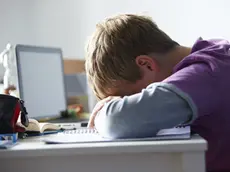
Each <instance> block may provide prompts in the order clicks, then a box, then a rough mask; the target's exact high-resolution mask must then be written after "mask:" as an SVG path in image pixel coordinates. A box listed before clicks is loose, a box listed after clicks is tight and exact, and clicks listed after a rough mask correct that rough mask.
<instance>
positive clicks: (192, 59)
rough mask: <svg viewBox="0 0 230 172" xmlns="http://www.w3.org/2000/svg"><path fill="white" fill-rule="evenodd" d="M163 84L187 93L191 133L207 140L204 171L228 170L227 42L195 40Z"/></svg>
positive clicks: (229, 58) (229, 93)
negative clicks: (190, 103) (193, 116)
mask: <svg viewBox="0 0 230 172" xmlns="http://www.w3.org/2000/svg"><path fill="white" fill-rule="evenodd" d="M164 82H166V83H170V84H173V85H174V86H176V87H177V88H179V89H180V90H182V91H183V92H185V93H187V94H188V95H189V96H190V98H191V99H192V100H193V102H194V104H195V105H196V107H197V111H198V117H197V119H196V120H195V121H194V122H193V124H192V130H193V131H194V132H196V133H198V134H199V135H200V136H202V137H203V138H205V139H206V140H207V141H208V151H207V154H206V163H207V170H210V171H230V43H229V42H228V41H226V40H198V41H197V42H196V43H195V44H194V46H193V48H192V52H191V54H190V55H189V56H187V57H185V58H184V59H183V60H182V61H181V62H180V63H179V64H178V65H177V66H176V67H175V68H174V74H173V75H172V76H170V77H169V78H167V79H166V80H165V81H164Z"/></svg>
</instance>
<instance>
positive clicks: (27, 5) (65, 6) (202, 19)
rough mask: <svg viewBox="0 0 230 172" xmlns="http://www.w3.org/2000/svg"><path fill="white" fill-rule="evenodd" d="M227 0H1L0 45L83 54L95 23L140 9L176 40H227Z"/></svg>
mask: <svg viewBox="0 0 230 172" xmlns="http://www.w3.org/2000/svg"><path fill="white" fill-rule="evenodd" d="M229 9H230V1H228V0H219V1H216V0H202V1H200V0H193V1H191V0H174V1H172V0H160V1H159V0H141V1H140V0H136V1H133V0H116V1H115V0H59V1H57V0H20V1H18V0H0V10H1V15H0V21H1V22H2V23H3V24H1V29H0V30H1V32H0V50H1V49H2V48H3V47H4V46H5V44H6V43H7V42H9V41H10V42H12V43H25V44H36V45H48V46H57V47H61V48H62V49H63V53H64V57H69V58H84V46H85V41H86V39H87V37H88V36H89V35H90V34H91V33H92V32H93V30H94V28H95V24H96V23H97V22H99V21H100V20H102V19H104V18H105V17H107V16H111V15H114V14H118V13H139V14H147V15H150V16H152V17H153V19H154V20H155V21H156V23H157V24H158V25H159V26H160V27H161V28H162V29H163V30H165V31H166V32H167V33H168V34H169V35H170V36H171V37H172V38H174V39H175V40H176V41H178V42H179V43H181V44H185V45H192V44H193V42H194V41H195V40H196V39H197V38H198V37H199V36H202V37H204V38H213V37H224V38H227V39H230V32H229V30H230V24H229V23H228V16H230V10H229Z"/></svg>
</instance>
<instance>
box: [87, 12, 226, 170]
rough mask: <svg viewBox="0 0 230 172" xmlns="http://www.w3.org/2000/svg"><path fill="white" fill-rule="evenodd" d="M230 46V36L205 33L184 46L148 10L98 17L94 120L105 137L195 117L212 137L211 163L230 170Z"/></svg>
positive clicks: (90, 54)
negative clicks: (213, 36)
mask: <svg viewBox="0 0 230 172" xmlns="http://www.w3.org/2000/svg"><path fill="white" fill-rule="evenodd" d="M229 48H230V43H229V42H228V41H225V40H202V39H199V40H198V41H197V42H196V43H195V44H194V45H193V47H192V48H189V47H184V46H181V45H179V44H178V43H177V42H175V41H173V40H172V39H171V38H170V37H169V36H168V35H167V34H165V33H164V32H163V31H162V30H160V29H159V28H158V27H157V25H156V24H154V23H153V22H152V20H151V19H149V18H147V17H144V16H137V15H118V16H115V17H113V18H109V19H107V20H106V21H105V22H103V23H100V24H98V25H97V28H96V31H95V33H94V34H93V37H92V38H91V40H90V41H89V43H88V47H87V51H86V73H87V76H88V79H89V81H90V82H91V84H92V87H93V90H94V92H95V94H96V96H97V97H98V98H99V99H101V101H100V102H99V103H98V104H97V105H96V107H95V109H94V110H93V113H92V115H91V119H90V122H89V126H90V127H94V124H95V127H96V129H97V130H98V132H99V133H100V134H102V135H103V136H105V137H110V138H129V137H147V136H154V134H156V132H157V131H158V130H159V129H162V128H170V127H174V126H176V125H179V124H190V125H191V127H192V130H193V131H194V132H196V133H198V134H199V135H201V136H202V137H203V138H205V139H206V140H207V141H208V151H207V155H206V163H207V170H208V171H230V163H228V161H229V160H230V146H229V145H230V137H229V135H230V125H229V124H230V105H229V103H230V89H229V88H230V79H229V78H228V77H227V75H228V74H229V73H230V54H229ZM112 96H118V97H115V98H114V97H112Z"/></svg>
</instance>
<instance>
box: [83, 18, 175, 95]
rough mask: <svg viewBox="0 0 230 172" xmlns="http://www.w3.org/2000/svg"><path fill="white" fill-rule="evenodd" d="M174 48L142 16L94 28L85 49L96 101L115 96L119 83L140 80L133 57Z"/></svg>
mask: <svg viewBox="0 0 230 172" xmlns="http://www.w3.org/2000/svg"><path fill="white" fill-rule="evenodd" d="M175 45H178V44H177V43H176V42H174V41H173V40H172V39H171V38H170V37H169V36H168V35H166V34H165V33H164V32H163V31H161V30H160V29H159V28H158V27H157V25H156V24H155V23H154V22H153V21H152V20H151V18H149V17H146V16H139V15H132V14H123V15H118V16H115V17H111V18H108V19H106V20H105V21H104V22H101V23H98V24H97V25H96V31H95V32H94V33H93V35H92V37H91V39H90V40H89V42H88V45H87V48H86V63H85V67H86V74H87V77H88V80H89V82H90V83H91V85H92V87H93V90H94V93H95V94H96V96H97V97H98V98H99V99H103V98H105V97H107V96H111V95H115V94H117V95H118V94H119V90H120V89H122V88H120V87H121V86H120V84H121V83H123V82H128V83H135V82H136V81H137V80H138V79H140V78H141V77H142V75H141V72H140V70H139V68H138V66H137V65H136V62H135V58H136V57H137V56H139V55H149V54H151V53H166V52H168V51H169V50H171V49H172V48H174V47H175Z"/></svg>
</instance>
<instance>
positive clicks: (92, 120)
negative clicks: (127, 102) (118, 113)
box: [87, 96, 120, 128]
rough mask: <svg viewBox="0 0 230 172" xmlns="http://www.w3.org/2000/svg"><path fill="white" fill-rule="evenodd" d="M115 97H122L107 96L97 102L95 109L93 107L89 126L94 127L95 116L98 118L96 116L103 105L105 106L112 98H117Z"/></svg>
mask: <svg viewBox="0 0 230 172" xmlns="http://www.w3.org/2000/svg"><path fill="white" fill-rule="evenodd" d="M115 98H120V97H112V96H110V97H107V98H105V99H103V100H101V101H99V102H98V103H97V104H96V106H95V107H94V109H93V112H92V113H91V115H90V118H89V122H88V126H87V127H89V128H94V120H95V118H96V116H97V113H98V112H99V111H100V110H101V109H102V108H103V106H104V104H105V103H107V102H109V101H110V100H112V99H115Z"/></svg>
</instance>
